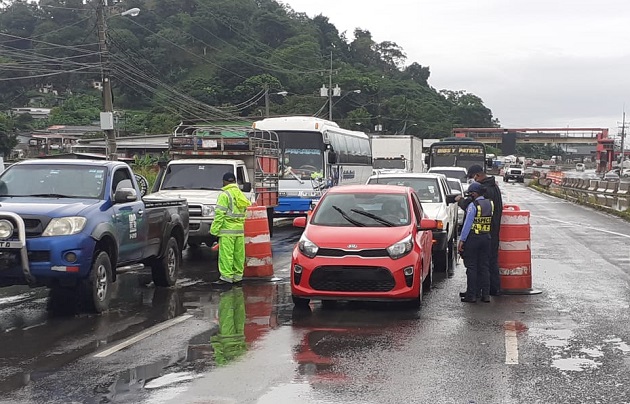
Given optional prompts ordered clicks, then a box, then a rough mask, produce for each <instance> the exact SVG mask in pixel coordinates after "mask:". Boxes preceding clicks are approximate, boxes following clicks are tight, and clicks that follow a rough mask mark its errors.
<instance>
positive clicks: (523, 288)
mask: <svg viewBox="0 0 630 404" xmlns="http://www.w3.org/2000/svg"><path fill="white" fill-rule="evenodd" d="M529 218H530V214H529V211H528V210H521V209H520V208H519V207H518V206H517V205H514V204H506V205H504V206H503V212H502V216H501V227H500V229H499V256H498V263H499V274H500V276H501V293H502V294H506V295H535V294H538V293H541V291H539V290H535V289H533V288H532V249H531V230H530V225H529Z"/></svg>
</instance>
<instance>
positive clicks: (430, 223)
mask: <svg viewBox="0 0 630 404" xmlns="http://www.w3.org/2000/svg"><path fill="white" fill-rule="evenodd" d="M435 229H437V221H436V220H435V219H425V218H423V219H421V220H420V226H419V228H418V230H435Z"/></svg>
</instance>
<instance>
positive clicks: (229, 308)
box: [210, 287, 247, 365]
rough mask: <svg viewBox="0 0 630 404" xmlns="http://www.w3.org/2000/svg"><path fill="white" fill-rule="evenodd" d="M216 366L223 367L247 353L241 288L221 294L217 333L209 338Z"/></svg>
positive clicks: (243, 298) (243, 301) (243, 296)
mask: <svg viewBox="0 0 630 404" xmlns="http://www.w3.org/2000/svg"><path fill="white" fill-rule="evenodd" d="M210 344H211V345H212V349H213V350H214V360H215V362H216V363H217V365H225V364H227V363H228V362H230V361H231V360H233V359H236V358H238V357H239V356H241V355H243V354H244V353H245V352H246V351H247V343H246V342H245V295H244V294H243V289H242V288H236V287H235V288H232V289H230V290H228V291H226V292H223V293H221V297H220V299H219V331H218V332H217V334H216V335H214V336H212V337H211V338H210Z"/></svg>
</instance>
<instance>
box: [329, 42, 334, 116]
mask: <svg viewBox="0 0 630 404" xmlns="http://www.w3.org/2000/svg"><path fill="white" fill-rule="evenodd" d="M332 67H333V66H332V50H331V51H330V73H329V74H328V120H329V121H332V119H333V118H332V107H333V104H332V97H333V88H332V74H333V69H332Z"/></svg>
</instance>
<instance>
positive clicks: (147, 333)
mask: <svg viewBox="0 0 630 404" xmlns="http://www.w3.org/2000/svg"><path fill="white" fill-rule="evenodd" d="M191 317H193V316H192V315H191V314H186V315H183V316H180V317H175V318H173V319H170V320H167V321H165V322H163V323H160V324H157V325H154V326H153V327H150V328H147V329H146V330H144V331H142V332H141V333H139V334H137V335H135V336H133V337H131V338H128V339H126V340H124V341H123V342H120V343H118V344H116V345H114V346H113V347H111V348H109V349H106V350H104V351H102V352H99V353H97V354H96V355H94V357H95V358H105V357H107V356H109V355H111V354H113V353H116V352H118V351H120V350H121V349H124V348H127V347H128V346H130V345H133V344H135V343H136V342H138V341H142V340H143V339H145V338H147V337H150V336H151V335H153V334H156V333H158V332H160V331H162V330H165V329H167V328H169V327H172V326H174V325H175V324H179V323H181V322H183V321H186V320H188V319H189V318H191Z"/></svg>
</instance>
